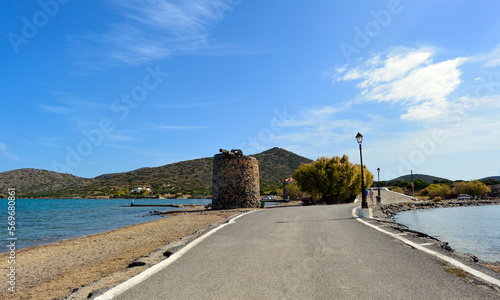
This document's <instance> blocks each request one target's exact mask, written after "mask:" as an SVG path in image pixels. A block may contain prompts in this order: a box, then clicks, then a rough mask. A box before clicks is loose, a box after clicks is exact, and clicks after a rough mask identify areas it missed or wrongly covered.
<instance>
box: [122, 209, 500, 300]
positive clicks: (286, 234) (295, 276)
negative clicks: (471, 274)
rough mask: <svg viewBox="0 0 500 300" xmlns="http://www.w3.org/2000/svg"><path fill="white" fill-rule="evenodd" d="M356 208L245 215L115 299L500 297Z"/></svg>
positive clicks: (282, 211)
mask: <svg viewBox="0 0 500 300" xmlns="http://www.w3.org/2000/svg"><path fill="white" fill-rule="evenodd" d="M355 206H356V205H353V204H348V205H332V206H320V205H318V206H307V207H302V206H297V207H285V208H278V207H276V208H271V209H266V210H259V211H256V212H254V213H250V214H248V215H245V216H243V217H241V218H238V219H237V220H236V221H235V223H234V224H229V225H228V226H226V227H224V228H222V229H221V230H219V231H217V232H215V233H214V234H213V235H211V236H209V237H207V238H206V239H205V240H203V241H202V242H201V243H200V244H198V245H197V246H195V247H193V248H192V249H190V250H189V251H188V252H186V253H185V254H184V255H183V256H182V257H180V258H179V259H178V260H176V261H175V262H173V263H172V264H170V265H169V266H168V267H166V268H165V269H163V270H161V271H159V272H158V273H156V274H154V275H153V276H151V277H150V278H148V279H147V280H145V281H143V282H141V283H139V284H137V285H135V286H133V287H132V288H130V289H128V290H126V291H124V292H123V293H122V294H120V295H119V296H117V297H115V299H134V300H135V299H500V292H495V291H492V290H491V289H486V288H483V287H479V286H476V285H474V284H472V283H470V282H468V281H467V279H465V280H464V279H460V278H458V277H456V276H455V275H452V274H450V273H448V272H446V271H445V270H444V268H443V266H445V265H446V263H445V262H443V261H441V260H439V259H437V258H434V257H433V256H430V255H428V254H425V253H423V252H421V251H419V250H416V249H413V248H411V247H409V246H407V245H405V244H403V243H401V242H400V241H397V240H396V239H394V238H392V237H390V236H388V235H385V234H383V233H380V232H378V231H376V230H374V229H373V228H370V227H368V226H366V225H364V224H361V223H360V222H358V221H357V220H356V219H354V218H353V217H352V215H351V211H352V209H353V208H354V207H355Z"/></svg>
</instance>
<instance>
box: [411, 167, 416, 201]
mask: <svg viewBox="0 0 500 300" xmlns="http://www.w3.org/2000/svg"><path fill="white" fill-rule="evenodd" d="M410 178H411V179H410V180H411V197H412V198H415V183H413V170H411V176H410Z"/></svg>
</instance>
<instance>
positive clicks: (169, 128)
mask: <svg viewBox="0 0 500 300" xmlns="http://www.w3.org/2000/svg"><path fill="white" fill-rule="evenodd" d="M205 128H208V126H168V125H158V126H154V129H158V130H196V129H205Z"/></svg>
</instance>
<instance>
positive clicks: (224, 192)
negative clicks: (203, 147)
mask: <svg viewBox="0 0 500 300" xmlns="http://www.w3.org/2000/svg"><path fill="white" fill-rule="evenodd" d="M220 152H222V153H220V154H216V155H215V156H214V170H213V178H212V209H232V208H254V207H259V204H260V181H259V162H258V161H257V159H255V158H254V157H250V156H243V152H241V150H231V152H229V151H227V150H223V149H220Z"/></svg>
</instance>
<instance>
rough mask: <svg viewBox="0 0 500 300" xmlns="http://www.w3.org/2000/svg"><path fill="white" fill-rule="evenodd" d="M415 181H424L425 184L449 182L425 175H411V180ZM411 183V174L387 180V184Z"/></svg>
mask: <svg viewBox="0 0 500 300" xmlns="http://www.w3.org/2000/svg"><path fill="white" fill-rule="evenodd" d="M415 179H420V180H422V181H425V182H427V183H434V182H442V181H449V180H448V179H446V178H441V177H436V176H431V175H425V174H413V180H415ZM398 180H399V181H408V182H410V181H411V174H408V175H404V176H399V177H398V178H394V179H392V180H389V181H388V182H393V181H398Z"/></svg>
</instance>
